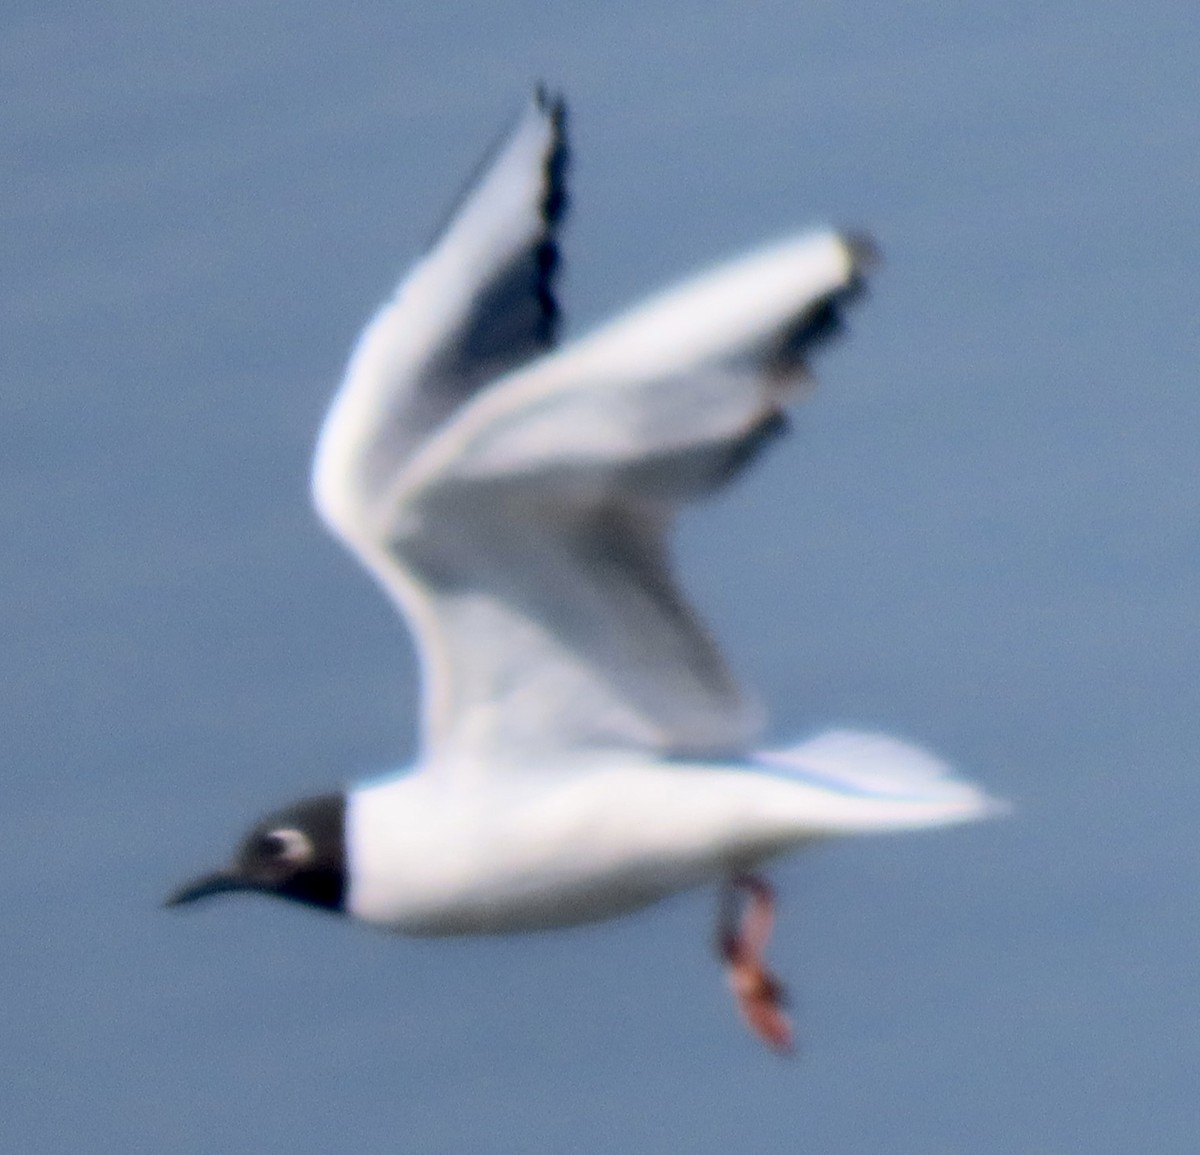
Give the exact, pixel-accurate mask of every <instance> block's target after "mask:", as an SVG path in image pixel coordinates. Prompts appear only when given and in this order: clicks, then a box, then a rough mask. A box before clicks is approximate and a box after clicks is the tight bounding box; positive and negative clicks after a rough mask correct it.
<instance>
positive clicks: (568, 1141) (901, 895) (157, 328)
mask: <svg viewBox="0 0 1200 1155" xmlns="http://www.w3.org/2000/svg"><path fill="white" fill-rule="evenodd" d="M955 12H956V10H955V9H953V8H952V6H945V5H924V4H916V3H899V4H897V3H884V2H883V0H867V2H865V3H858V4H846V3H839V4H831V3H811V4H805V5H798V4H795V3H782V2H778V3H771V2H768V3H763V4H757V5H741V4H732V3H728V4H727V3H708V4H685V3H661V4H633V3H616V4H608V5H600V4H589V5H579V4H569V3H568V4H548V3H536V2H533V0H500V2H498V3H494V4H476V5H467V4H462V3H455V2H453V0H452V2H449V3H445V4H421V5H417V4H408V3H401V4H376V3H365V2H363V3H350V4H343V5H337V6H334V5H312V4H293V5H280V4H269V3H261V2H258V0H242V2H239V3H236V4H235V3H229V2H226V0H216V2H214V3H210V4H206V5H158V4H150V3H144V2H143V3H135V2H131V0H124V2H122V0H114V2H113V3H109V4H105V5H91V4H82V3H74V4H71V3H59V2H55V0H41V2H39V3H38V4H29V3H19V2H10V3H8V4H6V6H5V8H4V12H3V14H2V15H0V148H2V150H3V156H4V158H5V164H4V169H5V179H4V181H3V182H0V268H2V269H3V270H4V273H3V277H2V279H0V294H2V302H3V303H2V306H0V325H2V326H3V328H2V330H0V349H2V350H3V352H2V353H0V365H2V366H3V382H4V384H3V390H2V391H0V406H2V425H0V428H2V433H0V438H2V443H3V447H4V449H3V453H2V454H0V470H2V471H3V476H2V480H0V511H2V515H3V533H4V540H5V543H6V546H5V549H4V550H3V552H2V554H0V583H2V586H0V588H3V590H4V595H5V596H4V599H3V630H4V635H3V636H4V643H3V649H2V651H0V652H2V655H3V657H2V659H0V660H2V662H3V665H2V667H0V668H2V670H3V678H4V686H5V694H4V698H3V709H4V717H3V723H2V724H3V732H4V734H5V739H6V742H5V746H6V755H5V758H4V764H5V774H4V789H5V797H4V803H3V805H2V806H0V876H2V877H3V879H4V882H3V885H2V887H0V895H2V900H0V901H2V902H3V914H4V926H5V936H4V937H5V944H6V945H5V947H4V949H3V950H2V951H0V992H2V993H0V1085H3V1087H4V1096H3V1098H4V1107H3V1110H2V1111H0V1139H2V1140H3V1146H4V1147H5V1149H8V1150H13V1151H21V1152H28V1153H31V1155H33V1153H38V1155H41V1153H51V1152H65V1151H79V1150H86V1151H89V1152H122V1153H125V1152H140V1151H145V1152H161V1151H167V1150H170V1151H173V1152H176V1153H180V1155H189V1153H192V1152H197V1153H198V1152H206V1153H207V1152H212V1151H222V1152H231V1153H239V1152H254V1153H255V1155H273V1153H279V1155H284V1153H286V1155H310V1153H311V1155H318V1153H326V1152H330V1151H347V1152H351V1151H353V1152H365V1153H373V1152H383V1151H388V1152H390V1151H396V1150H404V1151H419V1152H446V1153H450V1152H461V1151H478V1152H514V1153H515V1152H522V1153H526V1152H563V1151H573V1152H601V1151H605V1152H607V1151H610V1150H630V1151H637V1152H676V1151H681V1150H683V1151H689V1152H697V1153H705V1152H726V1151H729V1150H752V1151H783V1150H812V1151H821V1152H822V1153H824V1155H836V1153H842V1152H845V1153H850V1152H854V1153H860V1152H865V1151H905V1152H907V1151H911V1152H921V1153H922V1155H932V1153H957V1152H971V1153H972V1155H988V1153H996V1155H1000V1153H1005V1155H1008V1153H1011V1152H1014V1151H1021V1152H1047V1153H1059V1152H1068V1151H1070V1152H1074V1151H1080V1152H1084V1151H1086V1152H1088V1153H1089V1155H1101V1153H1110V1152H1111V1153H1113V1155H1116V1153H1122V1155H1123V1153H1125V1152H1128V1151H1130V1150H1133V1149H1141V1150H1153V1151H1156V1152H1179V1153H1183V1152H1191V1151H1192V1150H1194V1144H1195V1136H1196V1134H1197V1133H1198V1132H1200V1097H1198V1096H1197V1094H1196V1087H1197V1075H1198V1071H1197V1066H1198V1063H1197V1060H1198V1059H1200V1043H1198V1042H1197V1034H1196V1031H1195V1023H1196V1021H1197V1011H1198V1007H1197V996H1196V990H1197V983H1196V977H1195V972H1196V958H1197V955H1198V954H1200V935H1198V934H1197V930H1196V893H1197V881H1198V877H1200V869H1198V868H1200V851H1198V849H1197V845H1198V842H1197V839H1196V836H1195V818H1196V814H1197V812H1198V809H1200V775H1198V774H1197V769H1196V763H1197V760H1198V758H1200V754H1198V751H1200V710H1198V709H1197V705H1198V703H1197V684H1198V682H1200V676H1198V675H1200V590H1198V588H1197V581H1196V577H1197V570H1198V564H1200V484H1198V482H1200V476H1198V474H1200V470H1198V467H1197V453H1196V442H1197V433H1198V430H1200V389H1198V388H1197V381H1196V378H1197V366H1198V365H1200V320H1198V319H1197V299H1198V297H1200V292H1198V288H1200V277H1198V275H1197V271H1196V270H1197V268H1200V230H1198V229H1197V227H1196V203H1197V194H1196V190H1197V188H1200V153H1198V151H1197V141H1198V140H1200V83H1198V82H1197V79H1196V77H1197V74H1198V64H1200V16H1198V15H1197V9H1196V7H1195V5H1194V3H1190V2H1183V0H1180V2H1178V3H1170V2H1166V0H1164V2H1158V3H1155V2H1150V3H1145V4H1140V5H1133V4H1120V3H1100V4H1084V3H1082V2H1078V3H1064V2H1056V0H1051V2H1049V3H1041V4H1020V3H1018V4H1013V3H1008V4H990V3H989V4H984V5H962V6H960V8H959V9H958V10H957V14H955ZM538 78H544V79H546V80H547V81H549V82H550V83H551V84H553V85H555V86H559V87H561V88H563V89H564V90H565V91H566V93H567V95H568V97H569V99H570V102H571V109H572V132H573V140H574V156H575V163H574V167H573V178H572V179H573V197H572V202H573V212H572V218H571V222H570V225H569V227H568V229H567V234H566V251H567V261H568V264H567V269H566V276H565V282H564V286H563V297H564V304H565V307H566V312H567V316H568V331H569V332H578V331H580V330H581V329H583V328H585V327H586V326H587V325H588V324H589V323H591V322H593V321H597V320H599V319H601V318H602V317H603V316H604V315H605V314H606V313H607V312H609V311H610V310H612V309H614V308H616V307H618V306H619V305H621V304H623V303H626V302H627V301H629V300H630V299H631V298H633V297H634V296H635V295H637V294H640V293H642V292H644V291H647V290H650V289H652V288H654V287H656V286H658V285H659V284H661V283H662V282H664V281H666V280H669V279H670V278H672V277H674V276H676V275H678V274H680V273H683V272H687V271H690V270H692V269H694V268H696V267H697V266H699V265H702V264H704V263H706V262H708V261H710V260H713V259H715V258H718V257H722V256H726V255H729V254H731V253H733V252H736V251H737V250H738V249H740V248H741V247H743V246H745V245H748V244H751V243H753V242H757V241H763V240H767V239H769V238H771V237H772V236H775V235H778V234H780V233H783V232H786V231H789V230H792V229H794V228H797V227H801V226H804V225H806V224H810V223H816V222H825V221H830V222H833V223H838V224H842V223H845V224H850V225H854V226H859V227H865V228H869V229H870V230H872V231H873V232H874V233H875V235H876V236H877V237H878V239H879V241H880V243H881V246H882V248H883V250H884V252H885V255H886V258H887V261H886V264H885V266H884V268H883V269H882V270H881V271H880V274H879V275H878V277H877V278H876V282H875V286H874V290H873V292H872V294H871V296H870V298H869V299H868V300H867V301H866V302H864V304H863V305H862V306H861V307H860V308H859V309H858V310H857V311H856V313H855V315H854V317H853V319H852V322H853V323H852V325H851V339H850V340H849V341H847V342H845V343H844V344H843V345H841V346H839V347H837V348H836V349H833V350H830V352H829V354H828V355H827V356H826V357H825V358H824V359H823V361H822V363H821V365H820V367H819V368H820V378H821V381H822V385H821V389H820V391H819V392H818V393H817V395H816V396H815V397H814V398H813V400H812V401H811V402H810V403H808V404H807V405H806V406H805V407H804V408H803V409H802V410H800V411H799V413H798V415H797V421H796V432H795V435H794V436H793V437H792V438H791V439H790V440H789V441H788V442H787V443H786V444H784V445H782V446H780V447H778V448H777V449H776V450H775V452H774V454H773V456H772V457H771V458H770V459H769V460H768V461H766V462H764V463H763V465H762V466H761V467H760V468H759V469H758V470H757V471H756V472H755V473H754V474H753V475H752V476H751V477H749V478H747V479H746V481H745V482H744V483H742V484H741V485H740V486H738V487H737V488H736V490H735V491H734V492H732V493H730V494H729V495H728V496H726V497H723V498H722V499H721V500H720V501H719V502H717V503H715V504H713V505H712V506H710V507H709V508H708V509H705V510H702V511H700V512H699V513H697V515H695V516H693V517H691V518H689V519H688V520H687V522H686V524H685V525H684V527H683V533H682V535H681V540H680V543H679V546H680V548H679V554H680V561H681V565H682V569H683V572H684V577H685V580H686V582H687V585H688V586H689V588H690V589H691V590H692V591H693V593H694V596H695V597H696V599H697V601H698V602H699V603H700V604H701V605H702V606H703V607H704V608H705V610H706V612H707V614H708V616H709V617H710V618H711V620H712V622H713V624H714V627H715V629H716V630H717V632H718V633H719V635H720V636H721V637H722V639H723V640H724V641H725V642H726V644H727V647H728V649H729V652H730V654H731V657H732V659H733V660H734V662H735V664H736V666H737V668H738V669H739V670H740V671H741V672H742V673H743V675H744V676H745V677H746V679H747V680H748V681H750V682H751V683H752V684H754V685H755V686H757V687H758V689H759V690H760V691H761V693H762V696H763V697H764V699H765V700H766V702H767V703H768V705H769V706H770V708H771V710H772V713H773V723H772V734H773V736H775V737H777V738H780V739H786V738H790V737H794V736H797V735H800V734H804V733H807V732H809V731H811V730H813V729H814V728H816V727H818V726H820V725H822V724H825V723H842V722H850V723H854V724H857V725H866V726H880V727H884V728H887V729H889V730H892V731H894V732H897V733H900V734H903V735H906V736H909V737H914V738H918V739H921V740H923V741H925V742H927V743H928V744H929V745H930V746H932V747H933V748H934V749H936V750H938V751H939V752H941V753H943V754H944V755H945V756H947V757H948V758H949V759H951V760H952V761H953V762H954V763H955V764H956V765H958V766H959V767H961V768H962V769H963V770H964V771H965V772H967V773H969V774H970V775H971V776H973V777H975V778H977V779H978V780H979V781H981V782H982V783H984V784H985V785H986V786H988V787H989V788H990V789H991V790H993V791H994V792H995V793H997V794H1000V795H1002V796H1006V797H1009V798H1011V799H1012V800H1013V801H1014V802H1015V803H1016V811H1015V813H1014V815H1013V816H1012V817H1011V818H1009V819H1007V820H1004V821H1001V822H996V823H992V824H990V825H987V826H980V827H974V828H967V829H962V830H957V831H951V832H943V833H937V834H928V835H921V836H906V837H896V838H889V839H880V840H875V841H859V842H847V843H844V844H840V845H838V846H835V847H830V848H827V849H825V850H822V851H821V852H819V853H815V854H813V855H810V856H808V857H805V858H799V859H796V860H793V861H792V862H790V863H788V864H787V865H785V866H782V867H781V868H780V869H779V870H777V871H776V872H775V878H776V880H777V882H778V885H779V890H780V895H781V901H782V912H781V921H780V925H779V929H778V932H777V937H776V939H775V942H774V944H773V948H772V952H771V953H772V957H773V958H774V960H775V962H776V964H777V966H778V968H779V970H780V971H781V972H782V973H783V974H784V975H786V976H787V977H788V978H790V980H791V981H792V983H793V986H794V989H795V991H796V995H797V1001H798V1014H799V1019H800V1022H801V1033H802V1038H803V1048H804V1056H803V1058H802V1059H801V1060H800V1061H799V1062H794V1063H781V1062H779V1061H777V1060H775V1059H773V1058H771V1057H770V1056H769V1055H767V1054H766V1053H765V1052H763V1051H761V1050H760V1049H759V1048H758V1046H757V1045H756V1044H755V1043H754V1042H753V1041H752V1040H750V1039H749V1038H748V1037H747V1036H746V1035H745V1034H744V1033H743V1032H742V1030H741V1029H740V1027H739V1026H738V1025H737V1023H736V1021H735V1019H734V1016H733V1012H732V1009H731V1007H730V1006H729V1005H728V999H727V996H726V993H725V991H724V989H723V986H722V980H721V975H720V973H719V970H718V968H717V966H716V964H715V962H714V961H713V959H712V958H711V957H710V955H709V932H710V920H711V915H712V900H711V896H710V895H707V894H697V895H692V896H687V897H684V898H681V899H679V900H677V901H674V902H671V903H668V904H666V905H664V906H662V907H660V908H658V909H656V910H652V911H649V912H647V913H645V914H643V915H641V916H638V917H636V918H633V919H629V920H626V921H624V922H620V923H613V924H609V925H606V926H601V927H597V928H592V929H586V930H580V931H573V932H570V933H564V934H557V935H542V936H536V937H531V938H517V939H508V940H493V941H461V942H459V941H455V942H420V943H415V942H411V941H406V940H403V939H392V938H388V937H386V936H383V935H378V934H374V933H371V932H368V931H364V930H361V929H356V928H354V927H352V926H349V925H345V924H342V923H339V922H337V921H335V920H333V919H326V918H322V917H320V916H318V915H315V914H310V913H307V912H305V911H302V910H300V909H296V908H289V907H288V906H286V905H284V904H280V903H276V904H271V903H268V902H266V901H256V900H246V901H243V902H233V901H230V902H227V903H224V904H216V903H214V904H212V905H211V906H210V907H208V908H206V909H203V910H196V911H194V912H189V915H188V916H187V917H183V916H180V915H172V914H167V913H164V912H162V911H160V910H159V909H157V904H158V902H159V901H160V899H161V897H162V895H163V894H164V893H165V892H166V891H167V890H168V889H169V888H170V887H171V886H172V885H173V884H175V883H176V882H177V881H179V880H180V878H182V877H183V876H186V875H187V874H189V873H190V872H191V871H193V870H194V869H196V868H200V867H204V866H207V865H209V864H210V863H211V862H212V861H213V859H214V856H218V855H220V854H222V853H224V851H225V849H226V848H227V847H228V846H229V845H230V844H231V842H232V840H233V838H234V837H235V836H236V835H237V834H238V833H239V831H240V830H241V828H242V826H243V824H244V823H245V821H246V819H248V818H250V817H252V816H253V815H255V814H257V813H259V812H261V811H262V810H264V809H267V808H270V807H271V806H273V805H275V804H277V803H280V802H284V801H287V800H289V799H291V798H293V797H296V796H298V795H302V794H304V793H307V792H312V791H315V790H321V789H324V788H326V787H328V786H330V785H334V784H337V783H340V782H344V781H347V780H351V779H353V778H355V777H357V776H358V775H360V774H363V773H368V772H374V771H376V770H379V769H381V768H383V767H386V766H388V765H389V764H393V763H395V762H397V761H400V760H402V759H403V758H404V757H406V755H407V754H408V752H409V751H410V750H411V748H412V739H413V706H414V693H415V685H414V680H413V674H414V671H413V668H412V659H411V654H410V651H409V650H408V646H407V642H406V641H405V638H404V634H403V632H402V630H401V629H400V628H399V627H398V625H397V624H396V623H395V622H394V621H393V619H392V615H391V612H390V610H389V609H388V607H387V606H386V605H385V604H384V602H383V600H382V599H381V598H380V597H379V596H378V595H377V594H376V592H375V590H374V589H373V588H372V586H371V585H370V582H369V581H368V580H367V579H366V578H365V577H363V576H362V575H361V574H360V573H359V572H358V570H357V569H356V568H355V566H354V564H353V563H352V562H351V561H350V560H349V559H348V558H347V557H345V556H343V555H342V554H341V553H340V552H339V550H338V548H337V547H336V546H335V545H334V544H333V543H332V542H330V541H328V540H327V539H326V538H325V537H324V536H323V534H322V533H321V531H320V529H319V528H318V526H317V524H316V521H315V519H314V518H313V517H312V515H311V514H310V512H309V509H308V504H307V489H306V469H307V458H308V453H309V448H310V443H311V439H312V436H313V434H314V431H315V429H316V427H317V424H318V422H319V420H320V416H321V413H322V409H323V406H324V404H325V402H326V400H327V398H328V396H329V394H330V393H331V391H332V389H333V387H334V385H335V383H336V380H337V378H338V375H339V373H340V370H341V366H342V363H343V360H344V357H345V355H346V352H347V350H348V349H349V347H350V344H351V342H352V341H353V339H354V337H355V335H356V333H357V331H358V329H359V327H360V326H361V324H362V323H363V321H364V320H365V319H366V317H367V316H368V314H369V313H370V311H371V310H372V308H373V307H374V306H375V305H376V304H377V303H378V302H379V301H380V300H382V298H383V297H384V295H385V294H386V293H387V292H388V291H389V289H390V287H391V285H392V284H393V283H394V281H395V280H396V278H397V277H398V275H399V274H400V272H401V271H402V269H403V268H404V266H405V264H406V263H407V262H408V261H409V260H410V259H411V258H412V257H413V256H414V255H415V254H416V253H417V252H418V251H419V250H420V248H421V246H422V245H423V244H424V243H425V241H426V240H427V239H428V238H429V236H430V235H431V233H432V231H433V230H434V228H435V227H436V225H437V223H438V222H439V221H440V219H441V217H442V214H443V213H444V212H445V210H446V207H447V206H448V205H449V204H450V203H451V201H452V200H453V198H454V195H455V194H456V192H457V191H458V190H459V188H460V187H461V185H462V183H463V182H464V180H465V179H466V176H467V174H468V173H469V172H470V171H471V170H472V168H473V166H474V164H475V163H476V161H477V159H478V157H479V154H480V153H481V152H482V151H483V150H484V149H485V148H486V147H487V146H488V145H489V143H490V142H491V141H492V140H494V139H495V137H496V136H497V134H498V133H499V132H501V131H502V130H503V128H504V127H505V125H506V124H507V123H508V121H509V119H510V118H511V116H512V115H513V114H515V112H516V111H517V109H518V108H519V107H520V106H521V104H522V102H523V101H524V99H525V98H526V95H527V93H528V91H529V88H530V86H531V84H532V83H533V81H535V80H536V79H538Z"/></svg>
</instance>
